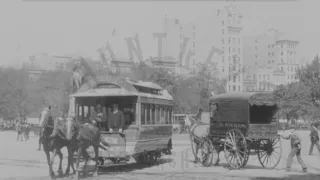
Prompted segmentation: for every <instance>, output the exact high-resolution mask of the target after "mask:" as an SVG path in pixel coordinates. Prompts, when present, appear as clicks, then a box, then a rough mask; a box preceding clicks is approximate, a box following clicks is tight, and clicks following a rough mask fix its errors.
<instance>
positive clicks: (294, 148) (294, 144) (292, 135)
mask: <svg viewBox="0 0 320 180" xmlns="http://www.w3.org/2000/svg"><path fill="white" fill-rule="evenodd" d="M279 135H280V137H282V138H283V139H287V140H289V139H290V140H291V152H290V154H289V156H288V160H287V170H288V171H290V169H291V166H292V161H293V157H294V156H297V160H298V162H299V164H300V165H301V166H302V171H303V172H307V171H308V170H307V166H306V165H305V163H304V162H303V160H302V158H301V138H300V137H299V135H298V133H297V132H296V131H295V129H291V130H290V132H289V134H288V135H282V134H279Z"/></svg>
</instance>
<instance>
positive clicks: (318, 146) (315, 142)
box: [309, 139, 320, 154]
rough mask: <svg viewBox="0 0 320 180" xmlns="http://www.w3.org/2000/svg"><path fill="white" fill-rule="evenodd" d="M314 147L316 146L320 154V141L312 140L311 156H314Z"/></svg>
mask: <svg viewBox="0 0 320 180" xmlns="http://www.w3.org/2000/svg"><path fill="white" fill-rule="evenodd" d="M314 145H316V147H317V149H318V151H319V152H320V145H319V140H313V139H311V145H310V150H309V154H312V151H313V147H314Z"/></svg>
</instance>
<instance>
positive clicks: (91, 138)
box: [67, 123, 109, 179]
mask: <svg viewBox="0 0 320 180" xmlns="http://www.w3.org/2000/svg"><path fill="white" fill-rule="evenodd" d="M76 127H78V128H76V129H75V128H68V130H67V137H68V138H69V139H72V138H71V137H72V135H73V134H75V131H78V132H77V139H76V143H77V147H78V152H77V164H76V166H77V170H76V179H79V163H80V156H81V155H82V156H83V158H84V160H85V164H84V167H83V172H84V174H86V166H87V163H88V160H89V154H88V153H87V151H86V149H87V148H88V147H90V146H93V149H94V153H95V161H96V164H95V170H94V174H93V176H97V175H98V161H99V156H98V149H99V147H100V148H102V149H104V150H107V149H106V148H104V147H103V146H101V145H100V142H101V143H102V144H103V145H104V146H109V145H108V143H106V142H104V141H101V139H100V130H99V128H98V127H97V126H96V125H95V124H92V123H85V124H83V125H78V126H76Z"/></svg>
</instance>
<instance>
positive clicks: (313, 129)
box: [309, 123, 320, 155]
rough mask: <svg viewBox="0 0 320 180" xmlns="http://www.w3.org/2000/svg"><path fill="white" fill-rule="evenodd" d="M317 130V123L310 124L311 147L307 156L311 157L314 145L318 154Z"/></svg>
mask: <svg viewBox="0 0 320 180" xmlns="http://www.w3.org/2000/svg"><path fill="white" fill-rule="evenodd" d="M317 128H318V123H312V124H311V129H310V140H311V146H310V150H309V155H312V151H313V147H314V145H316V147H317V149H318V151H319V152H320V145H319V133H318V129H317Z"/></svg>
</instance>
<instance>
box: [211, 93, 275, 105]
mask: <svg viewBox="0 0 320 180" xmlns="http://www.w3.org/2000/svg"><path fill="white" fill-rule="evenodd" d="M225 101H233V102H236V101H248V103H249V104H251V105H267V106H274V105H276V104H277V103H276V99H275V96H274V95H273V94H272V93H268V92H263V93H260V92H258V93H252V92H237V93H225V94H220V95H215V96H212V97H211V98H210V103H220V102H225Z"/></svg>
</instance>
